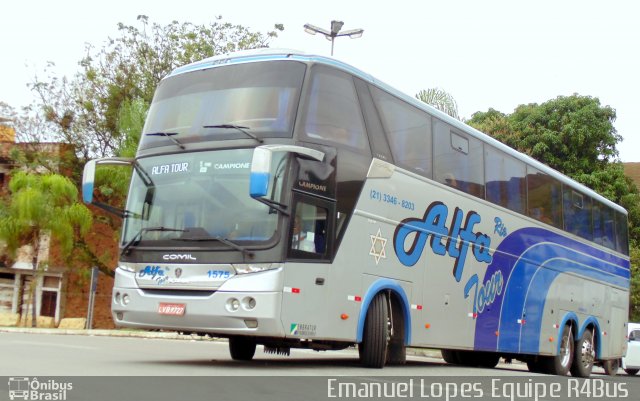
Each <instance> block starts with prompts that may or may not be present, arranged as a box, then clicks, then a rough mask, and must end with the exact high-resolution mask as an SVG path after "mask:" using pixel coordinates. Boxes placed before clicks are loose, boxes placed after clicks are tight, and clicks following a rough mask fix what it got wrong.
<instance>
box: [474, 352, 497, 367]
mask: <svg viewBox="0 0 640 401" xmlns="http://www.w3.org/2000/svg"><path fill="white" fill-rule="evenodd" d="M477 354H478V355H477V356H476V362H477V365H478V366H479V367H481V368H487V369H493V368H495V367H496V366H498V362H500V355H499V354H496V353H494V352H478V353H477Z"/></svg>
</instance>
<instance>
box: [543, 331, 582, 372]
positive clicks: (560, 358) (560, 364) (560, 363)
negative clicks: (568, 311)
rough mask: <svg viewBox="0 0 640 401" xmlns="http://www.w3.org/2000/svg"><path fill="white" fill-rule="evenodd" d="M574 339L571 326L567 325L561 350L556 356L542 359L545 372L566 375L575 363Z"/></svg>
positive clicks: (561, 341)
mask: <svg viewBox="0 0 640 401" xmlns="http://www.w3.org/2000/svg"><path fill="white" fill-rule="evenodd" d="M573 347H574V341H573V336H572V335H571V326H569V325H566V326H564V329H563V330H562V337H560V352H558V355H556V356H549V357H545V358H544V359H543V360H541V367H542V370H543V372H544V373H547V374H550V375H558V376H566V375H567V374H568V373H569V370H570V369H571V365H572V364H573V363H572V362H573Z"/></svg>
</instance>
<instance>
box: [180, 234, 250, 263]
mask: <svg viewBox="0 0 640 401" xmlns="http://www.w3.org/2000/svg"><path fill="white" fill-rule="evenodd" d="M185 231H186V232H188V231H189V230H185ZM172 240H174V241H218V242H222V243H223V244H225V245H227V246H229V247H230V248H233V249H235V250H236V251H240V252H242V255H243V256H249V257H250V258H252V257H253V252H250V251H248V250H247V248H245V247H243V246H240V245H238V244H236V243H235V242H233V241H231V240H230V239H228V238H225V237H221V236H219V235H216V236H215V237H180V238H172Z"/></svg>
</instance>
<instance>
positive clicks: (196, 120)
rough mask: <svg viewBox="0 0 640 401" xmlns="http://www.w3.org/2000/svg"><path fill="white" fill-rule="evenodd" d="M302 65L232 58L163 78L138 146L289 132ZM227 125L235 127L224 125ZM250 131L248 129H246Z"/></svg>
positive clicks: (258, 136)
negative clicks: (230, 61)
mask: <svg viewBox="0 0 640 401" xmlns="http://www.w3.org/2000/svg"><path fill="white" fill-rule="evenodd" d="M304 71H305V66H304V64H302V63H299V62H297V61H284V62H283V61H280V62H277V61H274V62H264V63H248V64H236V65H229V66H222V67H216V68H211V69H208V70H203V71H193V72H188V73H183V74H179V75H176V76H172V77H169V78H166V79H165V80H163V81H162V82H161V83H160V85H159V86H158V90H157V92H156V95H155V97H154V99H153V103H152V104H151V107H150V109H149V115H148V118H147V122H146V124H145V127H144V131H143V133H145V134H154V135H151V136H150V135H143V136H142V139H141V142H140V148H141V149H144V148H147V147H152V146H158V145H160V144H163V145H164V144H166V143H167V142H168V141H169V140H171V139H172V138H173V139H175V137H174V136H168V135H155V134H156V133H163V132H165V133H170V134H171V135H175V136H179V138H180V139H179V141H180V143H181V144H184V143H189V142H194V141H201V140H215V139H238V138H246V137H247V136H255V137H256V138H265V137H290V136H291V135H292V131H293V120H294V117H295V113H296V110H297V105H298V101H299V97H300V88H301V86H302V80H303V77H304ZM230 127H241V128H242V129H243V130H244V131H246V132H243V131H242V130H238V129H235V130H234V129H229V128H230ZM247 132H248V133H250V134H247Z"/></svg>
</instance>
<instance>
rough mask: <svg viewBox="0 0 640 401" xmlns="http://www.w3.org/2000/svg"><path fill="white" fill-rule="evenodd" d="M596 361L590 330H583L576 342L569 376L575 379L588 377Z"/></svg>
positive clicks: (592, 336)
mask: <svg viewBox="0 0 640 401" xmlns="http://www.w3.org/2000/svg"><path fill="white" fill-rule="evenodd" d="M595 360H596V347H595V340H594V335H593V331H592V330H585V332H584V333H583V334H582V337H581V338H580V339H579V340H578V341H577V342H576V346H575V352H574V357H573V363H572V364H571V375H572V376H575V377H589V376H590V375H591V370H592V369H593V363H594V362H595Z"/></svg>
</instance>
